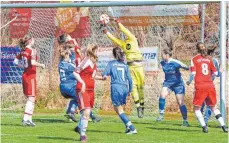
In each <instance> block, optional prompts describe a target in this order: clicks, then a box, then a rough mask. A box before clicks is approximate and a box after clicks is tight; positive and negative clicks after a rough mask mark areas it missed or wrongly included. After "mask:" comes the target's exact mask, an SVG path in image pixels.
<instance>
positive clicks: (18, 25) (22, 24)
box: [10, 8, 31, 38]
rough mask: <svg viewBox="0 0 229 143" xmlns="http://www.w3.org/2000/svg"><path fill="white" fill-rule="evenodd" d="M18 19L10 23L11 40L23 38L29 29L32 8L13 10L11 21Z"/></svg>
mask: <svg viewBox="0 0 229 143" xmlns="http://www.w3.org/2000/svg"><path fill="white" fill-rule="evenodd" d="M16 12H17V13H18V17H17V19H15V20H14V21H13V22H11V23H10V38H23V37H24V36H25V34H27V32H28V29H29V23H30V19H31V9H30V8H13V9H10V20H12V19H14V18H15V17H16V15H17V14H16Z"/></svg>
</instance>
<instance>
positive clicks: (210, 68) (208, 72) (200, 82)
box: [191, 54, 217, 89]
mask: <svg viewBox="0 0 229 143" xmlns="http://www.w3.org/2000/svg"><path fill="white" fill-rule="evenodd" d="M191 72H192V73H193V74H195V88H196V89H206V88H214V84H213V81H212V74H213V73H215V72H217V70H216V68H215V66H214V64H213V61H212V58H210V57H203V56H201V55H200V54H198V55H196V56H195V57H194V58H193V59H192V60H191Z"/></svg>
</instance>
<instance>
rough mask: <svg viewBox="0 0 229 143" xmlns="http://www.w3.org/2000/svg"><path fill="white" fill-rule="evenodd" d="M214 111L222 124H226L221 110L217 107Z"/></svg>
mask: <svg viewBox="0 0 229 143" xmlns="http://www.w3.org/2000/svg"><path fill="white" fill-rule="evenodd" d="M213 113H214V114H215V118H216V119H217V120H218V121H219V123H220V125H221V126H225V123H224V120H223V117H222V115H221V113H220V111H219V110H218V109H215V110H214V111H213Z"/></svg>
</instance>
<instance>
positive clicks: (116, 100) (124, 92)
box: [111, 84, 128, 106]
mask: <svg viewBox="0 0 229 143" xmlns="http://www.w3.org/2000/svg"><path fill="white" fill-rule="evenodd" d="M127 96H128V87H127V86H126V87H125V85H120V84H112V85H111V101H112V104H113V105H114V106H121V105H125V104H126V97H127Z"/></svg>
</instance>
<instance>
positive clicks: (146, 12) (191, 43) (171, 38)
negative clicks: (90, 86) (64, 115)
mask: <svg viewBox="0 0 229 143" xmlns="http://www.w3.org/2000/svg"><path fill="white" fill-rule="evenodd" d="M38 3H39V2H38ZM15 11H17V12H18V11H19V14H21V15H19V16H18V17H17V18H16V19H15V20H14V21H13V22H12V23H10V24H7V23H8V22H9V21H11V20H12V19H13V18H14V17H16V16H17V14H15V13H14V12H15ZM27 11H30V12H29V14H28V13H26V12H23V9H4V8H2V9H1V19H2V20H1V21H2V23H1V25H2V26H3V25H5V27H3V28H1V36H2V38H1V47H2V48H1V49H2V53H1V56H2V57H1V59H4V60H2V63H1V66H2V68H1V69H2V72H1V74H2V78H1V80H2V83H1V88H2V90H1V91H2V96H1V101H2V105H1V109H2V110H4V111H15V110H20V109H22V108H23V105H24V96H23V92H22V86H21V84H20V75H21V73H22V70H21V69H18V68H16V67H15V66H14V65H12V64H10V62H12V57H11V56H7V54H9V53H11V52H13V50H14V48H12V47H15V46H16V45H17V42H18V40H19V39H20V38H22V37H23V36H24V34H25V32H26V31H27V32H28V33H30V34H32V36H33V37H34V38H35V47H36V49H37V51H38V55H39V62H41V63H44V64H46V66H47V68H46V69H45V70H40V69H38V72H37V103H36V105H37V107H36V108H47V109H63V108H64V107H65V106H66V104H67V101H66V99H64V98H63V97H62V96H61V95H60V92H59V74H58V68H57V67H58V63H59V53H58V44H57V40H56V37H57V36H58V35H60V34H62V33H63V31H65V32H67V33H70V34H71V35H72V36H73V37H76V40H77V42H78V43H79V45H80V47H81V50H82V51H84V50H85V48H86V47H87V45H88V44H89V43H96V44H98V45H99V47H100V50H99V55H100V56H99V63H98V65H99V68H100V69H101V70H102V69H103V67H104V62H107V61H106V58H105V59H103V58H102V57H103V56H106V54H107V53H106V52H108V53H109V51H111V49H112V47H114V46H115V45H114V44H113V43H112V42H111V41H110V40H109V39H108V38H107V37H106V36H105V35H104V34H103V33H102V31H101V29H100V24H99V22H98V20H99V17H100V15H101V14H104V13H105V14H108V15H109V16H111V17H115V18H119V19H120V21H121V23H123V25H124V26H126V27H127V28H128V29H129V30H130V31H131V32H132V33H134V35H135V36H136V37H137V39H138V41H139V46H140V48H141V49H144V48H145V49H147V50H149V51H150V52H152V51H154V52H155V51H156V56H155V59H154V63H150V62H148V63H147V62H146V65H145V66H146V67H147V69H146V73H145V74H146V77H145V89H144V93H145V114H146V116H149V117H156V115H157V114H158V98H159V95H160V90H161V88H162V83H163V80H164V73H163V71H162V69H161V68H160V66H159V63H160V60H161V51H162V50H163V49H166V48H169V49H172V50H173V57H174V58H176V59H178V60H181V61H182V62H184V63H186V64H187V65H190V59H191V58H192V57H193V56H194V55H195V54H196V48H195V45H196V43H197V42H199V41H201V16H202V4H182V5H150V6H121V7H120V6H119V7H90V8H85V7H84V8H31V9H30V8H29V9H27ZM23 14H24V15H23ZM26 14H27V15H26ZM204 14H205V21H204V25H205V26H204V27H205V28H204V42H205V44H206V46H207V47H213V46H216V47H217V49H216V50H215V53H214V57H216V58H217V59H218V60H219V59H220V52H219V32H220V31H219V30H220V29H219V17H220V16H219V3H208V4H206V8H205V10H204ZM23 18H24V19H23ZM20 24H21V25H20ZM2 26H1V27H2ZM23 28H24V29H23ZM108 30H109V31H111V33H113V34H114V35H115V36H116V37H119V38H121V39H124V38H125V36H124V35H123V34H122V33H120V31H119V30H118V28H117V27H116V26H115V25H114V24H113V23H109V24H108ZM3 51H6V52H5V53H4V52H3ZM13 56H15V55H13ZM144 58H145V59H147V56H145V57H144ZM3 62H4V63H3ZM181 72H182V77H183V79H184V81H187V80H188V77H189V71H183V70H182V71H181ZM3 78H5V79H3ZM214 83H215V86H216V90H217V96H218V104H219V91H220V89H219V83H220V80H219V78H217V79H216V80H215V81H214ZM109 89H110V86H109V81H105V82H104V81H97V82H96V95H95V98H96V99H95V110H96V111H99V113H103V114H105V113H110V112H112V111H113V108H112V105H111V101H110V90H109ZM193 92H194V87H193V84H191V85H190V86H186V95H185V103H186V105H187V107H188V111H189V112H192V99H193ZM226 98H227V97H226ZM226 101H228V99H226ZM227 103H228V102H227ZM125 108H126V111H127V112H129V113H130V114H132V115H136V110H135V106H134V103H133V101H132V99H131V97H129V98H128V102H127V105H126V107H125ZM227 108H228V105H227ZM177 112H179V108H178V105H177V102H176V99H175V95H174V94H171V95H169V96H168V97H167V99H166V113H177Z"/></svg>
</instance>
